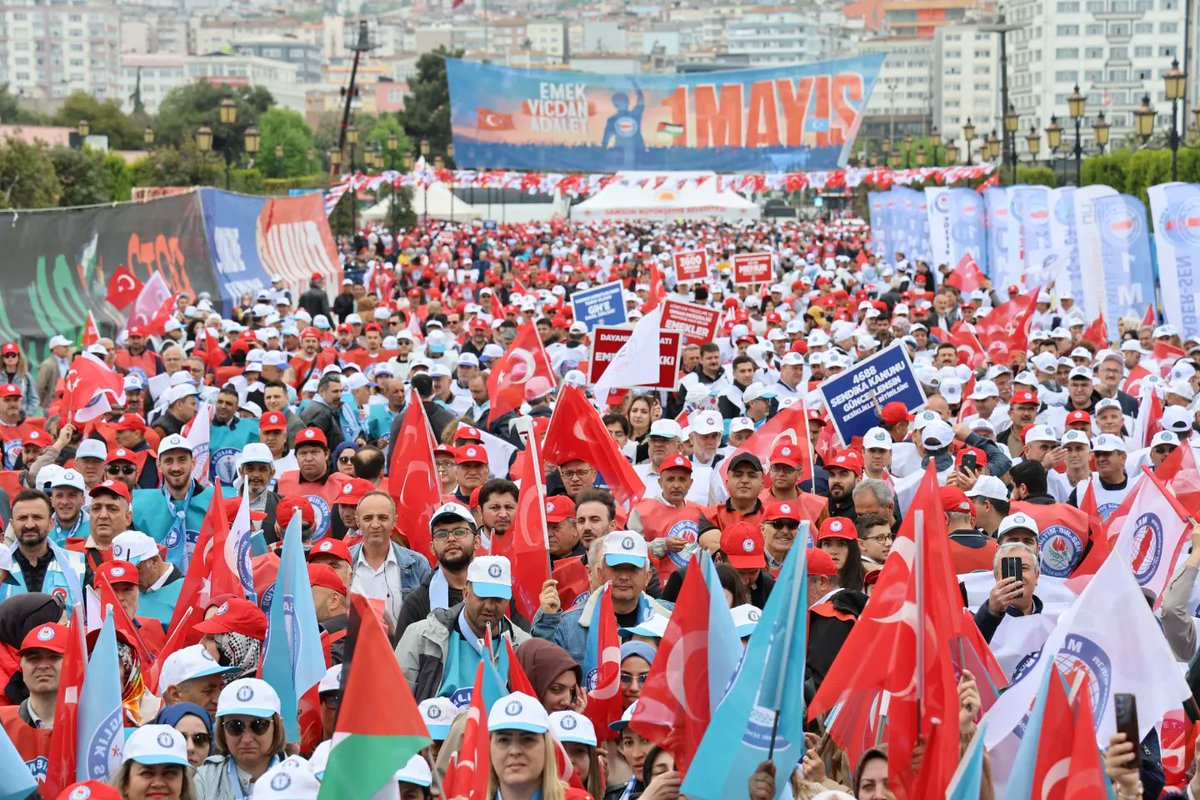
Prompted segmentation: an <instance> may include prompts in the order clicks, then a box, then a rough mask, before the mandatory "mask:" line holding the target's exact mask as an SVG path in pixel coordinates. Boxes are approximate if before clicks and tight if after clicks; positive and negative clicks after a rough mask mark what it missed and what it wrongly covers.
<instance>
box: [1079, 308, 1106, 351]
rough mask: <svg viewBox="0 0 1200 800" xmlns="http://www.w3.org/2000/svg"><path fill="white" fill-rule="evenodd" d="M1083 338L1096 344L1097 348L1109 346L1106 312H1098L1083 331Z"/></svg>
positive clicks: (1101, 348)
mask: <svg viewBox="0 0 1200 800" xmlns="http://www.w3.org/2000/svg"><path fill="white" fill-rule="evenodd" d="M1083 340H1084V341H1085V342H1091V343H1092V344H1094V345H1096V349H1097V350H1103V349H1104V348H1106V347H1108V325H1107V324H1106V323H1105V322H1104V314H1103V313H1101V314H1098V315H1097V316H1096V319H1095V321H1094V322H1093V323H1092V324H1091V325H1088V326H1087V328H1085V329H1084V331H1083Z"/></svg>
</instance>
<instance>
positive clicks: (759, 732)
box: [682, 539, 808, 800]
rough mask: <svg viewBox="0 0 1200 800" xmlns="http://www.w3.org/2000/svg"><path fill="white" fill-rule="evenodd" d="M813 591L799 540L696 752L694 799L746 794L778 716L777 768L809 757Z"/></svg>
mask: <svg viewBox="0 0 1200 800" xmlns="http://www.w3.org/2000/svg"><path fill="white" fill-rule="evenodd" d="M801 540H802V539H801ZM807 596H808V571H807V564H806V552H805V548H803V547H794V548H792V551H791V552H790V553H788V556H787V559H786V560H785V561H784V562H783V569H782V570H781V571H780V573H779V578H778V579H777V580H776V582H775V588H774V589H773V590H772V591H771V597H770V599H768V600H767V607H766V608H765V609H763V614H762V618H761V619H760V620H759V622H758V627H757V628H755V629H754V633H753V634H752V635H751V636H750V644H749V645H748V646H747V647H746V652H745V654H744V655H743V656H742V663H741V665H740V666H739V667H738V669H737V672H736V673H735V674H734V676H733V683H732V685H731V686H730V688H729V692H728V693H727V694H725V696H724V697H723V698H722V700H721V702H720V705H718V706H717V710H716V713H715V714H713V717H712V723H711V724H710V725H709V726H708V730H707V731H706V732H705V734H704V738H703V739H702V740H701V742H700V748H699V749H698V750H697V751H696V756H695V758H693V759H692V765H691V767H690V768H689V769H688V773H687V778H686V779H685V780H684V783H683V788H682V794H684V795H686V796H687V797H689V798H691V800H723V798H728V797H739V796H744V795H745V794H746V785H747V783H748V782H749V780H750V775H751V774H752V773H753V772H754V769H755V767H757V766H758V765H759V763H761V762H762V761H764V760H765V759H766V758H767V754H768V753H769V752H770V751H771V747H772V730H773V729H774V728H775V726H776V720H778V728H777V730H775V733H774V754H773V756H772V760H773V761H774V763H775V770H776V774H777V775H780V776H787V775H791V774H792V768H793V767H794V766H795V765H796V764H798V763H799V762H800V759H801V758H803V756H804V751H805V742H804V661H805V654H806V640H807V638H808V615H807V613H806V611H805V609H806V608H807V607H808V603H807V602H806V598H807ZM727 615H728V614H727ZM732 625H733V622H732V618H731V619H730V626H731V627H732ZM733 635H734V636H735V637H736V636H737V633H736V631H734V634H733ZM710 650H711V648H710ZM735 652H736V651H735ZM776 785H777V789H776V793H775V796H776V797H779V796H780V794H782V792H783V791H784V789H785V788H786V787H787V786H788V785H789V784H788V781H787V780H784V779H782V778H781V779H780V780H778V781H777V782H776Z"/></svg>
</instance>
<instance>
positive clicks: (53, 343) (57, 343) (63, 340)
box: [49, 334, 71, 347]
mask: <svg viewBox="0 0 1200 800" xmlns="http://www.w3.org/2000/svg"><path fill="white" fill-rule="evenodd" d="M49 346H50V347H70V346H71V340H70V339H68V338H67V337H65V336H62V335H61V334H58V335H55V336H51V337H50V344H49Z"/></svg>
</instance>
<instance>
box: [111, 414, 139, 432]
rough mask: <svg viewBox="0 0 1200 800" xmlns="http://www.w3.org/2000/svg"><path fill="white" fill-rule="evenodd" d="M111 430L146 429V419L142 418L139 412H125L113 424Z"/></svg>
mask: <svg viewBox="0 0 1200 800" xmlns="http://www.w3.org/2000/svg"><path fill="white" fill-rule="evenodd" d="M113 430H115V431H139V432H140V431H144V430H146V420H144V419H142V417H141V415H140V414H125V415H123V416H122V417H121V420H120V421H119V422H118V423H117V424H116V425H113Z"/></svg>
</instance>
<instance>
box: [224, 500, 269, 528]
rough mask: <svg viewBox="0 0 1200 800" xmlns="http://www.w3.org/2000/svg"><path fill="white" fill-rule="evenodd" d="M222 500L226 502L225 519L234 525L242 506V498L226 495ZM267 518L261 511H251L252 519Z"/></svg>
mask: <svg viewBox="0 0 1200 800" xmlns="http://www.w3.org/2000/svg"><path fill="white" fill-rule="evenodd" d="M221 502H222V503H224V504H225V521H226V522H228V523H229V524H230V525H232V524H233V520H234V518H235V517H237V514H238V511H239V510H240V509H241V507H242V498H240V497H226V498H225V499H224V500H222V501H221ZM266 518H267V515H266V514H264V513H263V512H261V511H254V510H251V511H250V519H251V520H263V519H266Z"/></svg>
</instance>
